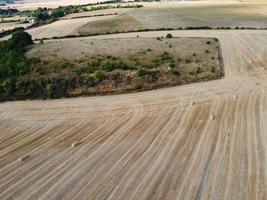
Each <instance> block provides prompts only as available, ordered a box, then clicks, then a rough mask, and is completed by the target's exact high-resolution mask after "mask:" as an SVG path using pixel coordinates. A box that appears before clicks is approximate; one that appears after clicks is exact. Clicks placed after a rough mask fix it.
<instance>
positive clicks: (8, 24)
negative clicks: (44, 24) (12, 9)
mask: <svg viewBox="0 0 267 200" xmlns="http://www.w3.org/2000/svg"><path fill="white" fill-rule="evenodd" d="M30 25H31V24H29V23H27V24H25V23H23V24H22V23H19V22H6V23H0V32H1V31H6V30H11V29H14V28H18V27H24V28H26V27H28V26H30Z"/></svg>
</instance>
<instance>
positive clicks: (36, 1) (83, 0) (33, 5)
mask: <svg viewBox="0 0 267 200" xmlns="http://www.w3.org/2000/svg"><path fill="white" fill-rule="evenodd" d="M101 1H103V0H64V1H62V0H22V1H18V2H17V3H15V4H9V5H8V6H9V7H12V8H16V9H18V10H35V9H37V8H40V7H42V8H44V7H47V8H57V7H59V6H67V5H82V4H89V3H97V2H101ZM104 1H105V0H104Z"/></svg>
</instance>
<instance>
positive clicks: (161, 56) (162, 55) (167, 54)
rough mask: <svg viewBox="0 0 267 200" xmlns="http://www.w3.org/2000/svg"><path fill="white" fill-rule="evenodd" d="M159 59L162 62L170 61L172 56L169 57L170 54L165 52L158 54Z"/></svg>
mask: <svg viewBox="0 0 267 200" xmlns="http://www.w3.org/2000/svg"><path fill="white" fill-rule="evenodd" d="M159 57H160V59H161V60H162V61H166V60H171V59H172V56H171V55H170V53H168V52H167V51H165V52H163V53H162V54H160V56H159Z"/></svg>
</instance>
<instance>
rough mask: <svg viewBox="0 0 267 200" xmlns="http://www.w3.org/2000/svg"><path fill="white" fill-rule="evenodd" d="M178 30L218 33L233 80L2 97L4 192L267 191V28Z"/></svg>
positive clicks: (21, 195)
mask: <svg viewBox="0 0 267 200" xmlns="http://www.w3.org/2000/svg"><path fill="white" fill-rule="evenodd" d="M166 33H167V32H146V33H138V34H139V36H140V37H154V36H161V35H165V34H166ZM171 33H172V34H173V35H174V36H175V37H216V38H218V39H219V41H220V43H221V47H222V54H223V59H224V65H225V78H223V79H221V80H215V81H210V82H205V83H195V84H190V85H184V86H179V87H173V88H165V89H159V90H154V91H148V92H142V93H134V94H125V95H118V96H102V97H100V96H99V97H81V98H73V99H60V100H51V101H41V100H40V101H24V102H23V101H17V102H6V103H2V104H0V130H1V132H0V140H1V143H0V177H1V179H0V199H49V200H52V199H72V200H74V199H77V200H81V199H94V200H95V199H116V200H118V199H179V200H180V199H186V200H187V199H225V200H230V199H233V200H237V199H240V200H241V199H242V200H243V199H249V200H252V199H255V200H256V199H257V200H259V199H261V200H264V199H266V198H267V158H266V156H267V146H266V145H267V135H266V128H267V124H266V120H267V90H266V79H267V68H266V63H267V49H266V48H267V31H256V30H244V31H204V30H203V31H201V30H200V31H172V32H171ZM107 37H109V38H123V37H136V33H129V34H118V35H107V36H97V37H94V39H102V38H107ZM103 105H104V106H103ZM75 142H78V143H80V144H78V145H74V146H75V147H71V145H72V144H73V143H75ZM27 155H28V156H29V157H28V158H27V157H26V159H25V160H24V161H22V162H20V161H18V159H19V158H22V157H23V156H27Z"/></svg>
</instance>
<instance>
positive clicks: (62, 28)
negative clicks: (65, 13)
mask: <svg viewBox="0 0 267 200" xmlns="http://www.w3.org/2000/svg"><path fill="white" fill-rule="evenodd" d="M111 17H112V16H102V17H86V18H77V19H66V20H59V21H56V22H54V23H52V24H48V25H44V26H41V27H38V28H33V29H30V30H28V31H27V32H28V33H30V34H31V35H32V37H33V39H37V38H38V39H40V38H52V37H62V36H67V35H78V32H77V30H78V28H79V27H81V26H83V25H85V24H87V23H88V22H91V21H95V20H99V19H107V18H111Z"/></svg>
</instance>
